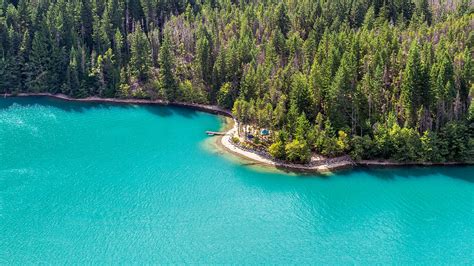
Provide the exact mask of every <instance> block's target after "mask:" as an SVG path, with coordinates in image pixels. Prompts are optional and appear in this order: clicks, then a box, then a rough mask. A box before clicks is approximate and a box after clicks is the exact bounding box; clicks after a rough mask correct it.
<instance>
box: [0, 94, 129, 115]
mask: <svg viewBox="0 0 474 266" xmlns="http://www.w3.org/2000/svg"><path fill="white" fill-rule="evenodd" d="M13 105H19V106H22V107H28V106H33V105H37V106H43V107H53V108H57V109H60V110H62V111H65V112H77V113H83V112H85V111H88V110H90V109H110V108H113V107H119V108H127V109H128V108H132V106H133V105H131V104H127V103H123V104H122V103H100V102H76V101H68V100H62V99H56V98H52V97H48V96H29V97H9V98H6V99H0V110H4V109H8V108H10V107H11V106H13Z"/></svg>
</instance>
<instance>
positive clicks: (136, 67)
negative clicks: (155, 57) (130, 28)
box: [129, 26, 151, 81]
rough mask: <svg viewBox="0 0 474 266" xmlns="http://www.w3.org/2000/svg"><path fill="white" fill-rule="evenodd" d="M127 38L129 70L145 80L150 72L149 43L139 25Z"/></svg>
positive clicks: (133, 74) (141, 79)
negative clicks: (128, 44)
mask: <svg viewBox="0 0 474 266" xmlns="http://www.w3.org/2000/svg"><path fill="white" fill-rule="evenodd" d="M129 38H130V40H129V42H130V72H131V74H132V76H134V77H136V78H137V79H138V80H140V81H146V80H147V79H148V76H149V74H150V73H149V72H150V66H151V57H150V55H151V50H150V43H149V42H148V39H147V37H146V35H145V33H144V32H143V31H142V29H141V27H140V26H138V27H137V30H136V31H134V32H133V33H132V34H131V35H130V37H129Z"/></svg>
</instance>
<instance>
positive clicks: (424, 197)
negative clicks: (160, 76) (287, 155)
mask: <svg viewBox="0 0 474 266" xmlns="http://www.w3.org/2000/svg"><path fill="white" fill-rule="evenodd" d="M220 127H221V120H220V118H219V117H218V116H215V115H211V114H206V113H203V112H199V111H194V110H189V109H184V108H172V107H163V106H136V105H112V104H93V103H75V102H63V101H59V100H54V99H49V98H39V97H38V98H7V99H0V232H1V234H0V264H25V263H55V264H63V263H114V264H115V263H119V262H121V263H138V264H143V263H192V262H193V263H241V264H258V263H271V264H288V263H292V264H299V263H313V264H314V263H330V264H343V263H344V264H349V263H350V264H352V263H359V264H368V263H393V262H395V263H399V264H400V263H412V264H413V263H417V264H454V263H456V264H473V263H474V253H473V249H472V247H473V239H474V211H473V209H474V167H472V166H469V167H461V166H456V167H442V168H440V167H431V168H419V167H411V168H396V169H395V168H394V169H354V170H350V171H344V172H337V173H335V174H333V175H330V176H307V175H305V176H302V175H297V174H286V173H279V172H267V171H256V170H255V169H253V168H252V167H248V166H246V165H244V164H242V163H237V162H235V161H233V160H228V159H226V158H225V157H224V156H222V154H220V153H218V152H215V151H212V150H209V149H208V147H207V146H206V145H205V143H206V141H207V140H208V137H207V136H206V135H205V134H204V132H205V131H206V130H214V131H218V130H219V128H220Z"/></svg>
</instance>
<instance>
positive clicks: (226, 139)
mask: <svg viewBox="0 0 474 266" xmlns="http://www.w3.org/2000/svg"><path fill="white" fill-rule="evenodd" d="M236 131H237V122H236V121H235V120H234V119H232V127H231V128H230V129H229V130H228V131H227V132H226V134H225V135H224V136H220V137H219V139H218V140H217V141H216V142H217V146H219V147H220V148H221V149H224V150H225V151H227V152H229V153H231V154H233V155H234V156H237V157H240V158H244V159H247V160H250V161H253V162H256V163H257V164H260V165H263V166H266V167H271V168H276V169H284V170H290V171H297V172H305V173H316V174H328V173H332V172H334V171H338V170H345V169H350V168H352V167H354V166H355V163H354V162H352V161H349V160H341V161H338V162H333V163H326V162H322V163H321V164H319V165H304V164H292V163H285V162H279V161H276V160H274V159H272V158H268V157H265V156H262V155H260V154H258V153H256V152H253V151H248V150H244V149H242V148H241V147H239V146H237V145H235V144H234V143H232V141H231V138H232V136H233V135H234V133H235V132H236Z"/></svg>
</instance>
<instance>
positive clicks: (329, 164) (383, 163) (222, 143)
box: [1, 93, 474, 174]
mask: <svg viewBox="0 0 474 266" xmlns="http://www.w3.org/2000/svg"><path fill="white" fill-rule="evenodd" d="M1 96H3V98H7V97H50V98H55V99H59V100H64V101H71V102H90V103H112V104H114V103H115V104H140V105H162V106H177V107H184V108H190V109H194V110H198V111H203V112H207V113H211V114H216V115H221V116H224V117H226V118H228V119H231V120H232V123H229V121H228V120H227V121H224V124H223V131H226V133H225V135H223V136H217V141H216V144H217V146H218V149H220V150H224V151H225V152H227V153H229V154H231V155H233V156H235V157H238V158H240V159H245V160H250V161H252V162H255V163H256V164H259V165H262V166H265V167H270V168H276V169H279V170H287V171H288V170H289V171H296V172H304V173H316V174H328V173H332V172H334V171H339V170H346V169H351V168H359V167H368V168H385V167H390V168H396V167H410V166H461V165H474V162H445V163H430V162H424V163H421V162H393V161H388V160H361V161H353V160H351V159H350V158H349V159H348V156H346V157H339V158H332V159H326V160H322V161H321V162H319V163H318V164H316V165H302V164H292V163H286V162H280V161H276V160H274V159H272V158H269V157H267V156H262V155H260V154H258V153H257V152H256V151H249V150H245V149H242V148H241V147H239V146H238V145H235V144H234V143H232V141H231V137H232V136H233V135H234V134H235V132H236V131H237V122H236V121H235V119H234V118H233V116H232V113H231V112H230V111H228V110H225V109H223V108H220V107H218V106H215V105H206V104H195V103H185V102H168V101H164V100H148V99H119V98H101V97H96V96H91V97H86V98H71V97H69V96H67V95H64V94H52V93H19V94H3V95H1Z"/></svg>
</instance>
